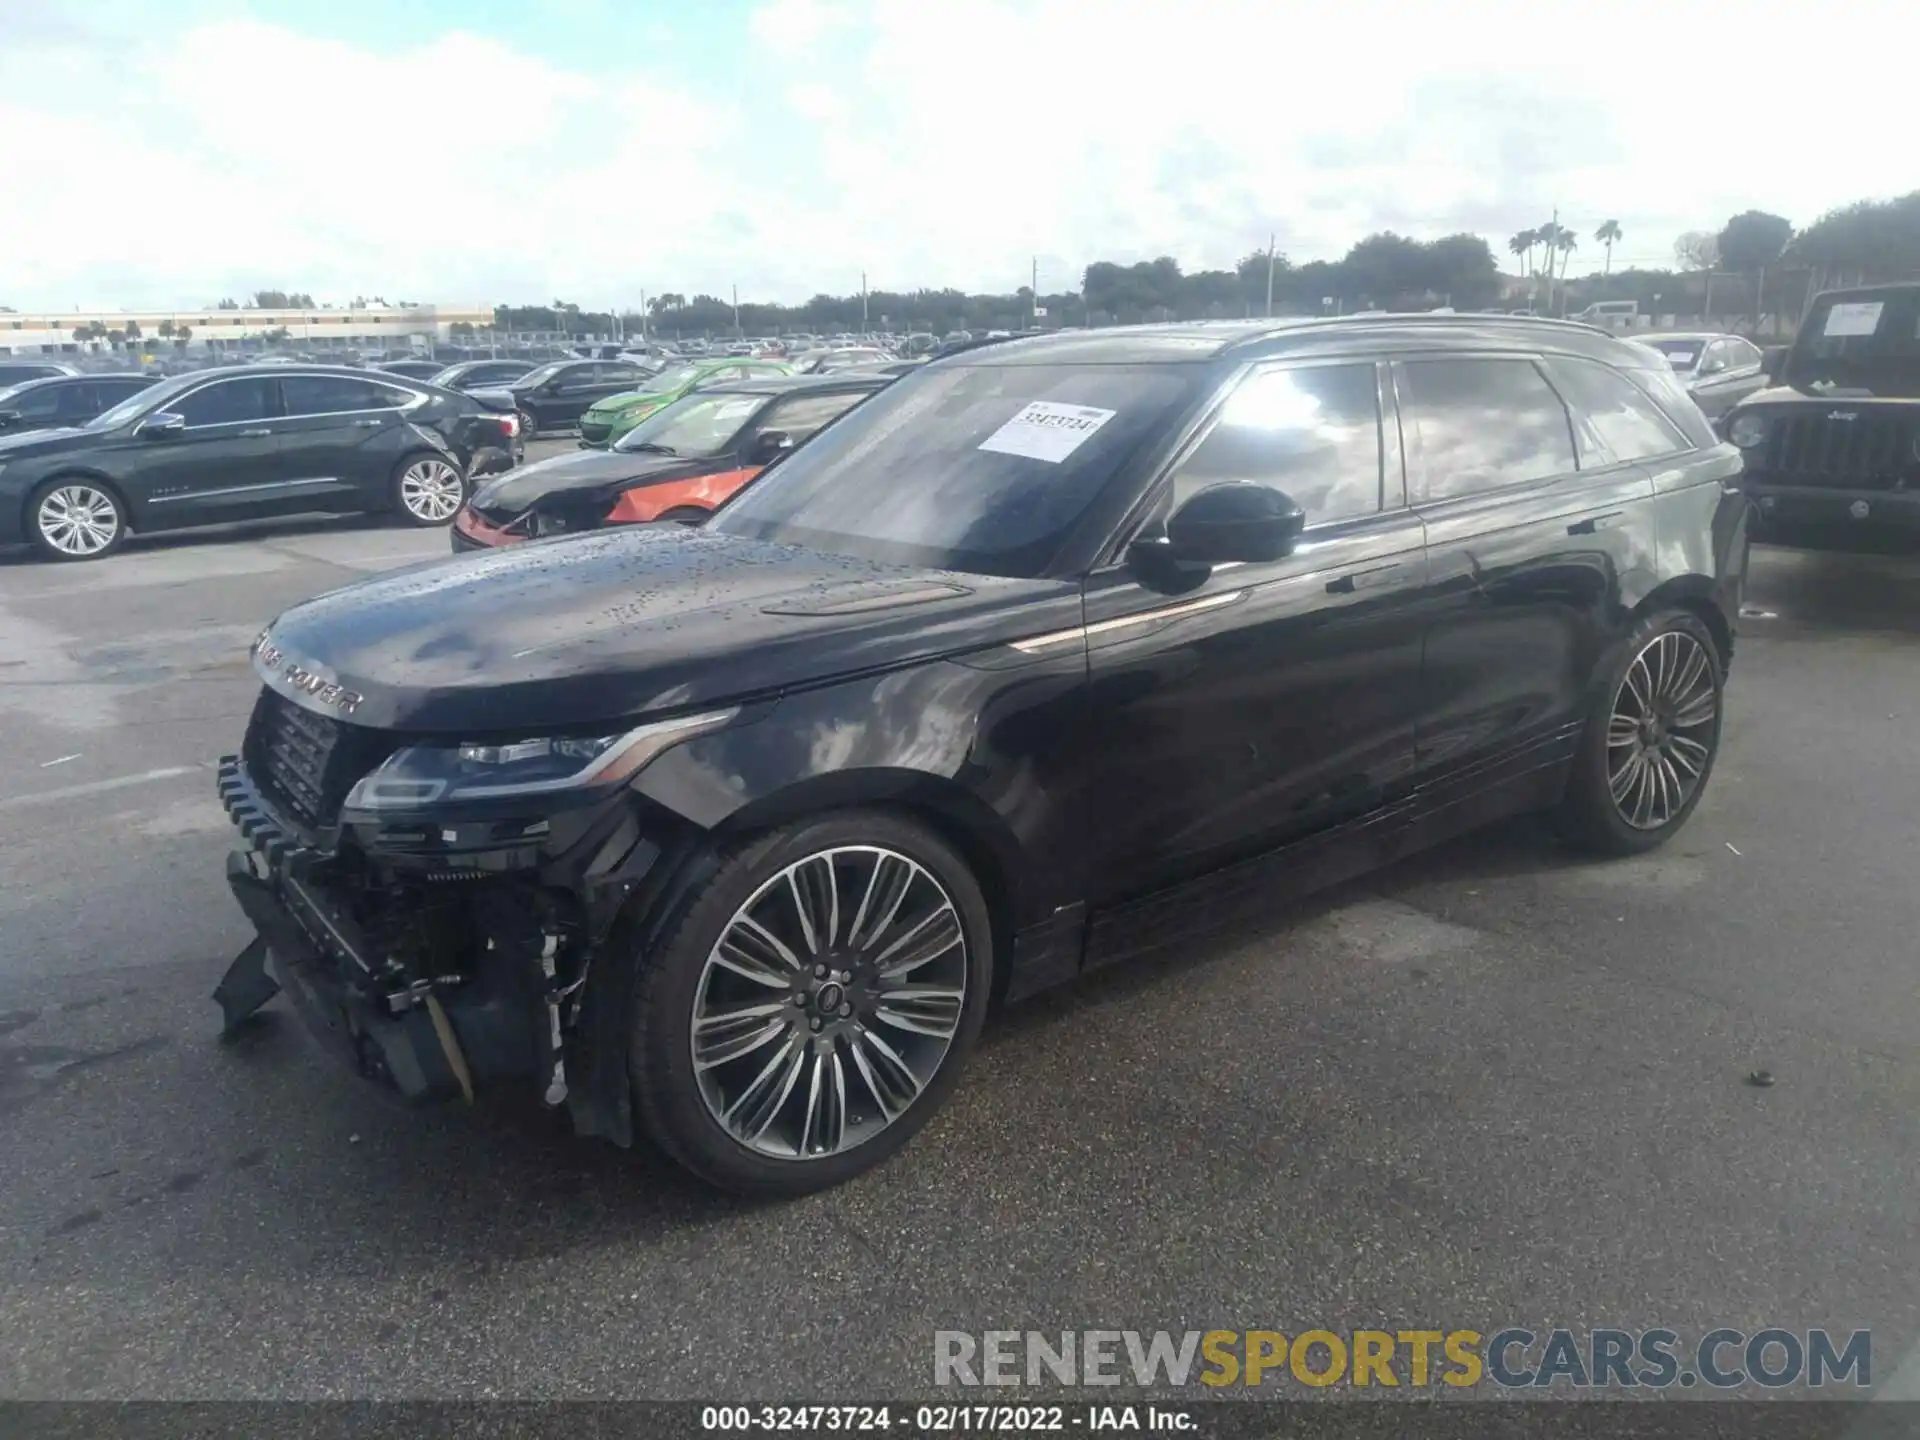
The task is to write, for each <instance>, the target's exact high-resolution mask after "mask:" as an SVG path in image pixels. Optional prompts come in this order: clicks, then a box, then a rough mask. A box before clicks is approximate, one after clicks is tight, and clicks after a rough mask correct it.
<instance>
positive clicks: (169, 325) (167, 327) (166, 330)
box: [160, 319, 173, 340]
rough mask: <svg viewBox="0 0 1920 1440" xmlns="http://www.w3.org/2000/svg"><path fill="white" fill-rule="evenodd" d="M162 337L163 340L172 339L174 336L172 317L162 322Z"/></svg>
mask: <svg viewBox="0 0 1920 1440" xmlns="http://www.w3.org/2000/svg"><path fill="white" fill-rule="evenodd" d="M160 338H161V339H162V340H171V339H172V338H173V321H172V320H170V319H169V320H162V321H161V322H160Z"/></svg>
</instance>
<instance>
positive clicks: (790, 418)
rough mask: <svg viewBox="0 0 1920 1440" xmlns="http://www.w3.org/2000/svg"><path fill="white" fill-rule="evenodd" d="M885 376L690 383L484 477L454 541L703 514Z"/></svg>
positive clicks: (499, 539)
mask: <svg viewBox="0 0 1920 1440" xmlns="http://www.w3.org/2000/svg"><path fill="white" fill-rule="evenodd" d="M884 384H886V380H885V379H883V378H879V377H859V378H856V377H851V376H822V377H817V378H816V377H810V376H801V375H770V376H761V377H758V378H751V377H750V378H745V379H739V378H735V379H730V380H728V381H727V382H725V383H720V384H715V385H711V386H706V387H702V388H699V389H696V390H689V391H686V392H684V393H682V394H681V396H680V397H679V398H677V399H673V400H668V401H663V402H662V404H661V406H660V407H659V408H658V409H656V410H655V411H653V413H651V414H650V415H649V416H648V417H647V418H645V419H644V420H642V421H640V422H638V423H637V424H636V425H635V426H634V427H633V428H632V429H630V430H627V431H625V432H624V433H623V434H622V435H621V436H620V438H619V439H617V440H615V441H614V442H613V444H612V445H611V446H609V447H604V448H599V449H583V451H579V452H575V453H574V454H571V455H560V456H555V457H554V458H552V459H549V460H542V461H539V462H538V463H536V464H533V465H528V466H525V467H523V468H521V469H518V470H515V471H514V472H513V473H512V474H510V475H505V476H502V477H500V478H498V479H495V480H491V481H489V482H488V483H486V484H485V485H483V486H481V487H480V489H478V490H477V491H475V492H474V495H473V498H472V499H471V500H470V501H469V502H468V504H467V505H466V506H465V507H464V508H463V509H462V510H461V511H460V513H459V514H458V515H457V516H456V517H455V519H454V523H453V534H452V541H453V548H454V550H455V551H461V550H474V549H482V548H487V547H492V546H497V545H508V544H513V543H515V542H518V541H522V540H530V539H537V538H540V537H543V536H549V535H561V534H569V535H571V534H578V533H579V532H581V531H583V530H597V529H600V528H602V527H604V526H608V525H631V524H644V523H647V522H650V521H655V520H677V521H680V522H682V523H688V524H698V523H700V522H701V521H703V520H705V519H706V518H707V517H708V516H709V515H711V514H712V513H713V512H714V511H715V510H716V509H718V508H719V507H720V506H721V505H723V504H725V503H726V502H727V501H728V500H730V499H731V498H732V497H733V495H734V494H735V492H737V491H738V490H739V489H740V488H741V487H742V486H744V485H745V484H746V483H747V482H748V481H750V480H752V479H753V478H754V477H755V476H756V475H758V474H759V473H760V471H761V470H762V469H764V468H765V467H766V466H768V465H770V464H772V463H773V462H774V461H776V460H778V459H780V458H781V457H783V456H784V455H785V454H786V453H787V452H788V451H790V450H792V449H794V448H795V447H796V446H798V445H801V444H803V443H804V442H805V441H807V440H808V439H810V438H811V437H812V436H813V434H814V432H815V431H817V430H819V429H820V428H821V427H823V426H825V425H826V424H828V423H829V422H831V421H833V420H835V419H837V418H838V417H839V416H840V415H842V414H844V413H845V412H846V411H848V410H850V409H852V408H853V406H855V405H856V404H858V403H859V402H860V401H862V400H864V399H866V398H867V396H869V395H871V394H872V393H873V392H874V391H876V390H878V389H880V387H881V386H883V385H884Z"/></svg>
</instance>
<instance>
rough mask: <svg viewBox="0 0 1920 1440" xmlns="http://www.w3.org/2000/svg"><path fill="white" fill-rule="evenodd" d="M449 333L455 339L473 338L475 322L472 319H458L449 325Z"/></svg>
mask: <svg viewBox="0 0 1920 1440" xmlns="http://www.w3.org/2000/svg"><path fill="white" fill-rule="evenodd" d="M447 334H449V335H450V336H452V337H453V338H454V339H455V340H471V339H472V338H473V322H472V321H471V320H456V321H454V322H453V323H452V324H451V325H449V326H448V327H447Z"/></svg>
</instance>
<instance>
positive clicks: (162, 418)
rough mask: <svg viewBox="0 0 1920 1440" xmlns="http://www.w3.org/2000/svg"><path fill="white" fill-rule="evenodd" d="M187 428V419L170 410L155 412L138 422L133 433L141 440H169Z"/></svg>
mask: <svg viewBox="0 0 1920 1440" xmlns="http://www.w3.org/2000/svg"><path fill="white" fill-rule="evenodd" d="M186 428H187V417H186V416H184V415H176V414H174V413H173V411H171V410H156V411H154V412H153V414H151V415H149V416H148V417H147V418H146V419H144V420H142V421H141V422H140V428H139V429H138V430H137V431H135V432H134V433H135V434H137V435H138V436H139V437H140V438H141V439H142V440H169V439H171V438H172V437H174V436H175V435H178V434H179V433H180V432H181V431H182V430H185V429H186Z"/></svg>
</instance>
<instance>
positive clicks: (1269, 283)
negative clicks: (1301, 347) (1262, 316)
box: [1267, 232, 1280, 320]
mask: <svg viewBox="0 0 1920 1440" xmlns="http://www.w3.org/2000/svg"><path fill="white" fill-rule="evenodd" d="M1279 238H1280V237H1279V236H1277V235H1275V234H1273V233H1271V232H1269V233H1268V235H1267V318H1268V319H1269V320H1271V319H1272V318H1273V247H1274V242H1275V241H1277V240H1278V239H1279Z"/></svg>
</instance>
